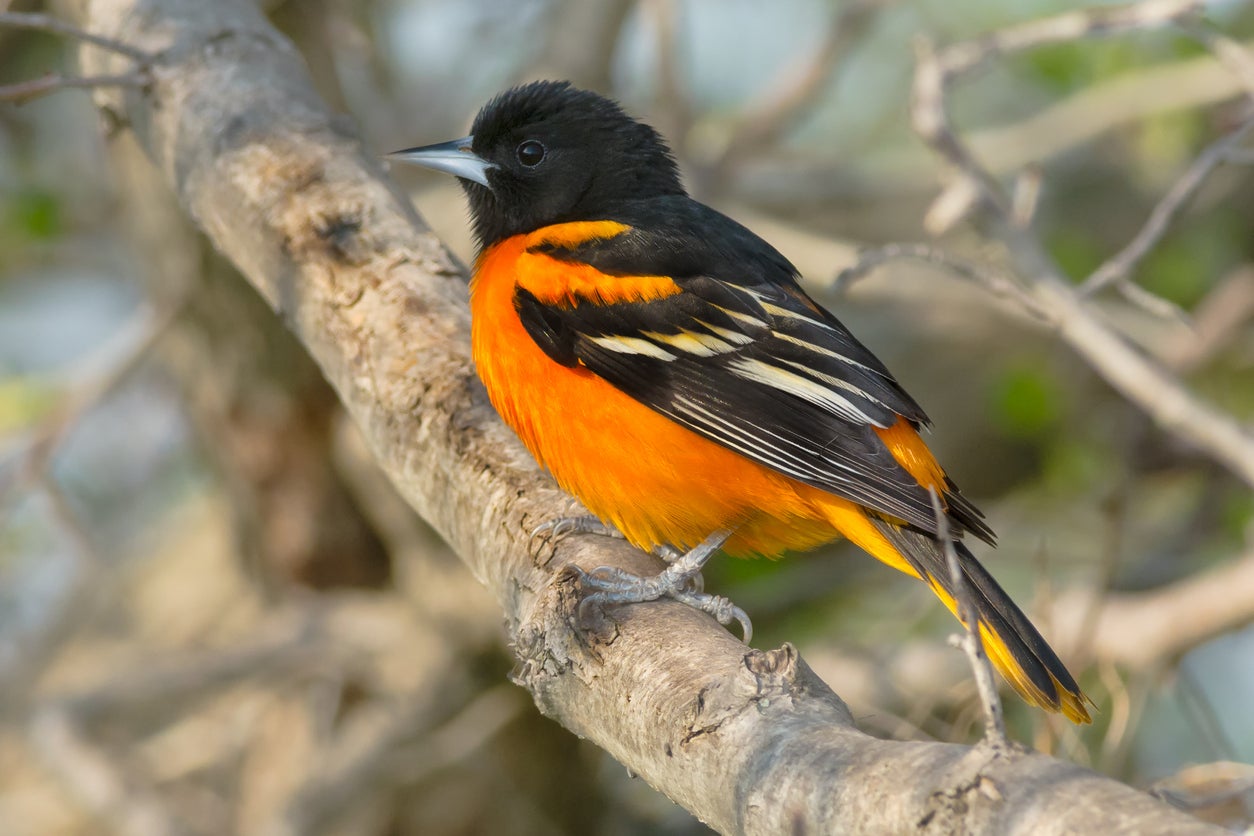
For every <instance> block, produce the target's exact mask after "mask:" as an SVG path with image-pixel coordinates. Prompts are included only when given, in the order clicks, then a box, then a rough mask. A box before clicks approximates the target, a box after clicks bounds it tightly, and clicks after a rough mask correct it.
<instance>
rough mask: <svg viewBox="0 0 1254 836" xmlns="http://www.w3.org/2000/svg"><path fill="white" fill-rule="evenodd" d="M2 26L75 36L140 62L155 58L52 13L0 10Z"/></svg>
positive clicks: (145, 62) (68, 36)
mask: <svg viewBox="0 0 1254 836" xmlns="http://www.w3.org/2000/svg"><path fill="white" fill-rule="evenodd" d="M0 26H8V27H11V28H14V29H33V30H35V31H39V32H49V33H51V34H53V35H61V36H63V37H67V38H74V39H75V40H79V41H82V42H83V43H88V44H92V45H93V46H98V47H100V48H101V49H107V50H109V51H110V52H116V53H118V54H119V55H125V56H126V57H127V58H131V59H133V60H135V61H137V62H139V63H140V64H148V63H150V62H151V61H152V59H153V56H152V55H151V54H149V53H147V52H144V51H143V50H142V49H137V48H135V47H133V46H131V45H130V44H125V43H122V42H121V41H119V40H115V39H113V38H106V37H104V36H103V35H93V34H92V33H91V32H88V31H86V30H84V29H80V28H79V27H77V26H73V25H71V24H69V23H66V22H65V21H63V20H60V19H58V18H55V17H53V16H51V15H43V14H27V13H23V12H0Z"/></svg>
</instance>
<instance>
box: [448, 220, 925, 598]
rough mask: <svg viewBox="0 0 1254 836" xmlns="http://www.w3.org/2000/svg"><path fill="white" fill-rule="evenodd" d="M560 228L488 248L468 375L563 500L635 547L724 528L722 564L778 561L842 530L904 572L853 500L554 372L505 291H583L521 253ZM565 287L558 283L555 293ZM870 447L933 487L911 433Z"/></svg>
mask: <svg viewBox="0 0 1254 836" xmlns="http://www.w3.org/2000/svg"><path fill="white" fill-rule="evenodd" d="M561 229H562V227H550V228H549V229H548V230H540V231H539V232H536V233H532V234H531V235H520V236H516V237H514V238H510V239H507V240H505V241H502V242H501V243H499V244H497V245H495V246H493V247H492V248H491V249H490V250H488V251H487V252H485V253H484V254H483V255H482V256H481V257H480V260H479V262H478V264H477V265H476V270H475V277H474V280H473V282H472V285H471V313H472V315H473V325H472V340H473V344H474V345H473V347H474V359H475V366H476V368H477V370H478V372H479V377H480V378H481V379H482V380H483V383H484V385H485V387H486V388H487V390H488V395H489V397H490V398H491V399H492V404H493V406H495V407H496V409H497V411H498V412H499V413H500V414H501V417H502V418H503V419H504V420H505V422H506V423H507V424H509V425H510V427H512V428H513V429H514V431H515V432H516V433H517V434H518V436H519V438H521V439H522V441H523V443H524V444H525V445H526V446H527V448H528V449H529V450H530V451H531V453H532V455H533V456H535V457H536V460H537V461H539V462H540V464H541V465H543V466H544V467H545V468H547V469H548V470H549V472H550V473H552V474H553V477H554V478H555V479H556V480H557V482H558V484H559V485H561V486H562V488H563V489H564V490H566V491H567V492H569V493H571V494H573V495H575V496H576V497H578V498H579V500H580V501H581V502H583V504H584V505H585V506H587V508H588V510H589V511H591V512H592V513H593V514H595V515H596V516H597V517H599V518H601V519H603V520H606V521H608V522H610V523H612V524H613V525H614V526H615V527H616V528H618V530H619V531H621V532H622V533H623V534H624V535H626V537H627V539H628V540H629V541H631V542H632V543H634V544H635V545H637V546H640V547H641V548H646V549H649V548H652V547H654V546H656V545H660V544H667V545H671V546H675V547H676V548H680V549H687V548H691V547H692V546H695V545H696V544H697V543H699V542H701V541H702V540H703V539H705V538H706V537H707V536H709V535H710V534H711V533H712V532H714V531H717V530H720V529H730V530H732V531H733V532H734V534H733V535H732V537H731V538H730V539H729V540H728V541H727V543H726V544H725V545H724V551H726V552H727V553H728V554H732V555H736V556H747V555H755V554H756V555H768V556H775V555H778V554H780V553H781V552H784V551H789V550H804V549H809V548H813V547H814V546H817V545H819V544H821V543H826V542H830V541H831V540H834V539H836V538H837V537H839V536H841V535H842V534H843V535H844V536H846V537H848V538H849V539H850V540H852V541H853V542H854V543H856V544H857V545H858V546H860V547H862V548H864V549H866V550H867V551H868V552H870V553H871V554H873V555H875V556H876V557H878V558H879V559H880V560H883V561H884V562H886V563H889V564H890V565H892V566H894V567H895V568H897V569H900V570H901V571H904V572H906V573H908V574H912V575H913V574H915V573H914V571H913V570H912V569H911V568H910V567H909V565H907V564H906V563H905V561H903V560H902V559H901V558H900V557H899V556H898V555H897V554H896V551H895V550H894V549H893V548H892V547H891V546H890V545H889V544H888V542H887V541H886V540H885V539H884V537H883V535H881V534H880V533H879V531H878V530H876V528H875V526H874V525H872V524H871V522H870V520H868V518H867V516H866V513H865V512H864V510H863V509H862V508H861V507H860V506H858V505H857V504H855V503H853V502H850V501H848V500H845V499H842V498H840V497H837V496H834V495H832V494H830V493H827V492H826V491H822V490H820V489H818V488H813V487H810V486H808V485H805V484H803V483H801V482H797V481H796V480H793V479H790V478H788V477H787V476H784V475H782V474H780V473H777V472H775V471H773V470H771V469H770V468H767V467H764V466H762V465H760V464H757V463H756V462H754V461H753V460H751V459H748V458H746V457H744V456H742V455H740V454H738V453H735V452H733V451H731V450H728V449H727V448H725V447H722V446H720V445H718V444H715V443H714V442H712V441H708V440H707V439H705V438H703V437H702V436H700V435H698V434H696V433H694V432H692V431H691V430H688V429H686V428H685V427H682V426H680V425H679V424H677V423H675V422H674V421H671V420H670V419H669V418H666V417H665V416H663V415H660V414H658V413H656V412H654V411H653V410H651V409H649V408H648V407H646V406H644V405H643V404H641V403H639V402H637V401H636V400H634V399H633V398H631V397H630V396H628V395H626V394H624V393H622V392H620V391H619V390H618V389H615V388H614V387H613V386H611V385H610V384H608V383H606V382H605V381H604V380H602V379H601V378H599V377H597V376H596V375H595V374H593V373H592V372H590V371H589V370H588V369H586V368H584V367H583V366H574V367H568V366H563V365H561V364H559V363H555V362H554V361H553V360H552V359H551V358H550V357H549V356H548V355H547V354H545V353H544V351H543V350H542V349H541V348H540V347H539V346H538V345H536V343H535V341H534V340H532V338H531V336H530V335H529V334H528V333H527V331H526V329H525V328H524V327H523V325H522V322H521V321H520V320H519V318H518V315H517V313H516V311H515V309H514V293H515V286H516V284H518V283H519V282H522V283H524V285H525V286H527V287H528V288H529V289H531V290H533V291H538V293H537V295H539V294H540V293H543V294H544V295H545V296H548V297H550V298H552V299H554V300H557V299H561V298H563V297H564V296H572V297H573V296H574V295H577V294H578V293H580V292H584V291H581V288H580V284H579V283H581V282H585V281H586V277H583V276H582V271H581V270H580V269H579V267H578V266H577V265H562V269H560V270H553V269H552V268H553V267H554V266H556V265H554V263H553V262H552V261H551V260H550V259H549V257H548V256H545V255H542V254H532V253H529V252H528V251H527V250H528V247H529V246H531V245H533V244H534V243H536V241H537V240H545V239H544V236H545V235H551V234H553V232H552V231H553V230H561ZM564 277H569V287H563V286H560V284H561V281H562V279H563V278H564ZM669 281H670V280H664V281H659V280H658V278H657V277H642V278H639V279H633V278H627V279H624V280H621V281H620V282H618V284H617V285H616V287H618V288H620V290H618V291H617V292H619V293H620V294H621V293H623V292H624V291H623V290H621V288H626V289H627V291H626V292H631V289H632V288H635V292H637V293H639V294H640V295H641V297H642V298H644V297H647V296H656V295H666V293H668V292H669V291H668V289H667V286H666V283H667V282H669ZM540 282H545V283H547V286H545V287H540V286H539V283H540ZM607 301H608V300H607ZM881 437H883V438H884V439H885V441H886V442H887V443H888V444H889V447H890V449H891V450H892V451H893V454H894V455H895V456H897V458H898V460H899V461H901V462H902V464H903V465H904V466H906V467H907V469H908V470H910V471H911V473H914V474H915V475H916V478H919V479H920V481H922V482H923V483H924V484H928V483H932V482H933V481H934V480H939V479H943V474H942V473H941V471H940V468H939V467H937V466H936V463H935V460H934V459H933V458H932V457H931V453H930V452H929V451H928V450H927V447H926V446H925V445H924V444H923V442H922V440H921V439H920V438H919V437H918V435H917V434H916V433H915V432H914V430H913V428H912V427H910V426H909V424H907V423H905V422H904V421H903V422H901V423H899V424H898V425H897V426H896V427H893V428H890V429H888V430H884V431H882V432H881ZM938 487H939V485H938Z"/></svg>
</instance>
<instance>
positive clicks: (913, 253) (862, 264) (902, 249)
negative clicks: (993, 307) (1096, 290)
mask: <svg viewBox="0 0 1254 836" xmlns="http://www.w3.org/2000/svg"><path fill="white" fill-rule="evenodd" d="M898 259H912V260H915V261H923V262H927V263H928V264H935V265H937V266H938V267H944V268H945V269H947V270H950V271H952V272H953V273H955V274H957V275H959V276H961V277H962V278H965V279H970V280H971V281H974V282H976V283H977V284H981V285H984V287H986V288H988V289H989V290H990V291H992V292H993V293H994V294H995V295H997V296H1000V297H1004V298H1009V299H1013V300H1014V301H1016V302H1018V303H1019V304H1020V305H1022V306H1023V308H1024V309H1026V310H1027V311H1028V313H1031V314H1033V315H1034V316H1037V317H1040V318H1041V319H1044V320H1046V321H1049V319H1050V317H1049V313H1048V312H1047V311H1046V310H1044V309H1043V308H1041V307H1039V306H1038V305H1037V303H1036V300H1035V299H1033V298H1032V296H1031V295H1029V294H1028V292H1027V291H1026V290H1025V289H1024V288H1023V286H1022V285H1020V284H1019V283H1018V282H1016V281H1015V280H1014V278H1013V277H1011V276H1009V275H1006V274H1003V273H998V272H995V271H993V270H989V269H988V268H986V267H984V266H983V265H981V264H976V263H975V262H973V261H967V260H965V259H962V258H958V257H957V256H954V255H951V254H949V253H947V252H945V251H944V250H942V249H940V248H939V247H933V246H930V245H928V244H915V243H893V244H885V245H883V246H880V247H874V248H870V249H864V250H861V251H859V252H858V260H857V261H856V262H854V263H853V264H851V265H850V266H848V267H846V268H844V269H843V270H841V271H840V272H839V273H837V274H836V278H834V279H833V280H832V291H833V292H834V293H843V292H845V291H847V290H848V289H849V287H850V286H851V285H852V284H853V283H854V282H856V281H858V280H859V279H861V278H864V277H865V276H867V275H868V274H870V273H871V272H872V271H874V270H875V269H877V268H878V267H880V266H881V265H883V264H885V263H887V262H889V261H896V260H898Z"/></svg>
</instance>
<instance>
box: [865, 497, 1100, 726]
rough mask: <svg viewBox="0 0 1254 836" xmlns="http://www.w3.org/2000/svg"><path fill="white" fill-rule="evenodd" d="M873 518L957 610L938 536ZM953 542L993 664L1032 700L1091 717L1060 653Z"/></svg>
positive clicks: (1081, 719)
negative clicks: (1056, 651)
mask: <svg viewBox="0 0 1254 836" xmlns="http://www.w3.org/2000/svg"><path fill="white" fill-rule="evenodd" d="M871 523H872V524H873V525H874V526H875V528H876V529H878V530H879V532H880V534H882V535H883V536H884V538H885V539H886V540H887V541H888V543H889V544H890V545H891V546H892V547H893V548H894V549H895V550H896V551H897V552H898V555H895V556H894V557H899V558H900V559H904V560H905V561H906V563H907V564H909V566H910V568H911V569H913V570H914V574H917V575H918V576H919V577H920V578H921V579H922V580H923V581H924V582H926V583H927V584H928V585H929V586H930V587H931V588H932V590H933V591H934V592H935V593H936V595H937V597H938V598H940V599H941V601H942V602H944V604H945V606H946V607H948V608H949V610H950V611H951V612H953V613H954V614H955V615H957V614H958V604H957V601H956V600H955V597H956V596H955V593H954V588H953V581H952V579H951V576H950V573H949V567H948V563H947V561H946V559H945V552H944V549H943V548H942V547H941V544H940V542H939V541H937V540H936V539H935V538H934V537H932V536H930V535H928V534H925V533H923V532H920V531H915V530H913V529H910V528H904V527H902V526H901V525H895V524H893V523H891V522H888V521H886V520H878V519H874V518H871ZM954 546H955V548H956V550H957V554H958V563H959V565H960V566H961V568H962V573H963V576H964V579H965V581H966V585H967V588H968V589H970V590H971V597H972V599H973V601H974V603H975V607H976V610H977V612H978V616H979V621H980V635H981V638H982V639H983V640H984V646H985V649H986V651H987V653H988V657H989V660H990V661H991V662H992V663H993V665H994V667H996V668H997V670H998V671H1000V672H1001V674H1002V676H1004V677H1005V678H1006V681H1007V682H1009V683H1010V684H1011V686H1013V687H1014V689H1015V690H1016V691H1017V692H1018V693H1019V695H1020V696H1022V697H1023V698H1024V699H1025V700H1027V701H1028V702H1029V703H1032V704H1033V705H1037V706H1040V707H1041V708H1044V709H1047V710H1050V711H1059V712H1061V713H1062V714H1063V715H1065V716H1066V717H1067V718H1068V719H1069V720H1071V721H1072V722H1075V723H1088V722H1091V719H1092V718H1091V717H1090V716H1089V711H1088V706H1089V705H1091V704H1092V701H1091V700H1090V699H1089V698H1088V697H1087V696H1085V695H1084V692H1083V691H1081V690H1080V686H1079V685H1077V684H1076V681H1075V679H1074V678H1073V677H1072V676H1071V674H1070V673H1069V672H1068V671H1067V668H1066V667H1065V666H1064V665H1063V663H1062V661H1061V660H1060V659H1059V658H1058V655H1057V654H1056V653H1054V651H1053V649H1052V648H1051V647H1050V646H1049V644H1048V643H1046V641H1045V639H1044V638H1043V637H1042V636H1041V634H1040V633H1039V632H1038V631H1037V629H1036V628H1035V627H1034V626H1032V622H1031V621H1029V620H1028V617H1027V616H1026V615H1024V614H1023V611H1022V610H1020V609H1019V607H1018V606H1016V605H1015V603H1014V601H1012V600H1011V599H1010V596H1009V595H1007V594H1006V592H1005V591H1004V590H1003V589H1002V588H1001V586H1000V585H999V584H998V583H997V581H996V580H994V579H993V576H992V575H990V574H989V573H988V571H987V570H986V569H985V568H984V567H983V566H981V565H980V563H979V562H978V561H977V560H976V559H975V556H974V555H972V554H971V552H970V551H969V550H968V549H967V547H966V546H964V545H963V544H962V542H961V541H956V542H955V543H954ZM875 556H876V557H879V558H880V559H881V560H883V559H884V558H883V557H881V556H880V555H875ZM886 562H889V563H896V562H897V561H886Z"/></svg>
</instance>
